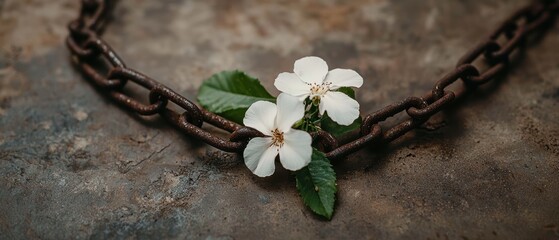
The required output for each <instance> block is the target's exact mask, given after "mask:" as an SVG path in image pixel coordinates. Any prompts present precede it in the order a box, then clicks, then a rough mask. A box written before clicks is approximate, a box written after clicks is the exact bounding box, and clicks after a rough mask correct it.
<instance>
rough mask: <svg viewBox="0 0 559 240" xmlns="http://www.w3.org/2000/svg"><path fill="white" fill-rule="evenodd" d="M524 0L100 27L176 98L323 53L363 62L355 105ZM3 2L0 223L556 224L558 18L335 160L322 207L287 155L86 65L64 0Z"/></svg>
mask: <svg viewBox="0 0 559 240" xmlns="http://www.w3.org/2000/svg"><path fill="white" fill-rule="evenodd" d="M525 3H526V1H522V0H498V1H497V0H496V1H483V0H475V1H448V0H433V1H416V0H402V1H389V0H352V1H342V0H339V1H335V0H325V1H298V0H283V1H256V0H250V1H249V0H245V1H240V0H239V1H229V0H204V1H202V0H184V1H182V0H174V1H148V0H137V1H120V2H119V4H118V5H117V7H116V9H115V11H114V20H113V22H112V23H111V24H110V25H109V27H108V29H107V32H106V33H105V39H106V41H107V42H109V43H110V44H111V45H113V47H114V48H115V49H116V51H117V52H119V53H120V54H121V57H123V58H124V60H125V61H126V62H127V64H128V65H129V66H130V67H132V68H134V69H138V70H141V71H142V72H144V73H146V74H147V75H149V76H152V77H154V78H156V79H158V80H159V81H161V82H162V83H164V84H166V85H168V86H170V87H172V88H173V89H176V91H177V92H179V93H181V94H184V95H185V96H187V97H189V98H191V99H195V95H196V91H197V88H198V87H199V86H200V84H201V82H202V81H203V79H206V78H208V77H209V76H210V75H211V74H212V73H215V72H218V71H222V70H231V69H242V70H244V71H246V72H248V73H249V74H251V75H253V76H256V77H258V78H259V79H261V80H262V81H263V84H264V85H265V86H266V87H267V88H268V89H269V90H270V91H271V92H273V93H274V94H277V91H276V90H275V88H274V87H273V80H274V79H275V77H276V76H277V74H278V73H280V72H284V71H291V70H292V64H293V62H294V61H295V60H296V59H298V58H300V57H303V56H307V55H317V56H321V57H323V58H324V59H326V60H327V62H328V63H329V65H330V66H331V67H342V68H351V69H355V70H357V71H358V72H359V73H361V75H362V76H363V77H364V78H365V83H364V86H363V87H362V88H361V89H360V90H359V91H358V92H357V98H358V100H359V101H360V102H361V104H362V105H361V106H362V109H361V110H362V112H363V113H368V112H372V111H375V110H377V109H379V108H381V107H383V106H385V105H387V104H389V103H392V102H394V101H398V100H401V99H403V98H405V97H407V96H412V95H422V94H423V93H425V92H427V91H429V90H430V88H431V86H432V84H433V83H434V81H436V80H437V79H438V78H439V77H441V76H442V75H443V74H444V73H445V72H446V71H448V70H450V69H452V67H453V66H454V64H455V62H456V61H457V60H458V58H459V57H460V56H461V55H462V54H463V53H464V52H465V51H466V50H467V49H468V48H470V47H472V46H474V45H475V43H476V42H477V41H479V40H481V37H482V36H485V35H486V34H487V33H488V32H489V31H491V30H492V29H493V28H494V27H495V26H496V25H497V24H498V23H499V22H500V21H501V20H503V18H504V17H506V16H507V15H508V14H510V13H511V12H512V11H514V10H515V9H516V8H518V7H520V6H522V5H524V4H525ZM0 7H1V10H0V11H1V12H0V14H1V15H0V47H1V50H0V51H1V52H0V53H1V56H0V239H29V238H45V239H69V238H80V239H81V238H93V239H101V238H116V239H125V238H126V239H128V238H177V239H183V238H187V239H190V238H192V239H245V238H250V239H261V238H264V237H265V238H270V239H308V238H326V239H342V238H347V239H353V238H371V239H537V238H542V239H556V238H559V232H558V231H559V230H558V226H559V191H558V190H559V160H558V159H559V111H558V103H559V54H558V53H559V47H558V46H559V34H558V32H559V27H558V24H555V25H554V26H553V27H552V28H551V29H550V31H549V32H548V33H547V35H546V36H545V37H544V38H543V39H542V40H541V41H539V42H537V43H536V44H533V46H530V47H529V49H528V50H527V51H526V52H525V54H524V55H522V56H521V57H520V58H519V60H518V61H516V62H515V63H514V64H513V65H512V66H513V69H512V70H511V71H510V72H509V74H507V75H506V76H504V77H503V78H500V79H499V81H498V83H497V84H493V85H491V86H487V87H484V88H482V89H480V91H479V92H477V93H475V94H472V95H470V96H468V97H466V98H465V99H463V100H461V101H460V102H458V103H457V104H455V105H453V106H452V107H451V109H449V110H448V111H446V112H444V113H441V114H438V115H436V116H435V117H434V118H433V119H432V120H431V121H430V122H429V123H428V124H427V125H426V126H425V127H423V128H422V129H419V130H416V131H413V132H411V133H409V134H407V135H405V136H404V137H403V138H401V139H399V140H398V141H396V142H394V143H393V144H391V145H390V146H388V147H386V148H384V149H378V148H376V149H375V148H374V146H372V147H371V149H369V150H362V151H360V152H358V153H356V154H354V155H352V156H351V157H349V158H348V159H347V160H346V161H343V162H341V163H339V164H337V165H336V166H335V169H336V172H337V174H338V187H339V193H338V195H337V197H338V203H337V206H336V212H335V215H334V217H333V219H332V221H324V220H321V219H320V218H318V217H316V216H314V215H313V214H312V213H311V212H310V211H309V210H307V209H306V208H305V206H304V205H303V203H302V201H301V199H300V197H299V196H298V193H297V191H296V189H295V181H294V178H293V177H292V176H290V173H289V172H287V171H284V170H283V171H282V170H278V171H277V172H276V174H275V175H274V176H272V177H270V178H265V179H260V178H258V177H255V176H254V175H252V174H251V173H250V171H248V170H247V168H246V167H245V166H244V164H243V163H242V161H239V159H235V158H234V157H231V156H224V155H222V154H219V153H216V152H215V149H212V148H211V147H208V146H207V145H205V144H203V143H200V142H198V141H193V140H191V139H190V138H189V137H187V136H185V135H183V134H181V133H179V132H178V131H176V129H174V128H172V127H170V126H169V125H168V124H167V123H166V122H164V121H163V120H161V119H159V118H158V117H152V118H144V117H139V116H137V115H135V114H132V113H130V112H128V111H126V110H124V109H122V108H120V107H118V106H117V105H115V104H114V103H113V102H111V101H110V100H109V99H108V98H107V97H105V96H104V95H103V94H102V93H101V92H99V91H97V90H96V89H95V88H93V86H92V85H91V84H89V82H87V81H86V80H84V79H83V78H82V76H81V75H80V74H79V73H78V72H77V71H76V70H75V69H74V68H73V67H72V66H71V63H70V61H69V53H68V51H67V49H66V48H65V46H64V44H63V39H64V37H65V36H66V34H67V31H66V28H65V26H66V24H67V23H68V22H69V21H70V20H71V19H73V18H75V17H76V15H77V13H78V9H79V4H78V1H72V0H57V1H41V0H25V1H21V0H0ZM130 91H131V92H132V93H133V95H136V96H139V97H142V99H144V100H145V95H146V92H145V91H143V90H141V89H130ZM401 117H403V116H398V117H397V118H396V119H395V120H394V121H396V120H398V119H400V118H401ZM394 121H392V122H394ZM278 168H279V167H278Z"/></svg>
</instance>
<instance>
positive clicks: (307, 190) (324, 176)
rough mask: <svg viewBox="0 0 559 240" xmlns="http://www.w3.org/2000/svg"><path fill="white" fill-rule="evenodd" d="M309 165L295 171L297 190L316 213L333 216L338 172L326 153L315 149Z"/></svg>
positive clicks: (329, 217)
mask: <svg viewBox="0 0 559 240" xmlns="http://www.w3.org/2000/svg"><path fill="white" fill-rule="evenodd" d="M311 158H312V159H311V162H310V163H309V165H308V166H307V167H305V168H303V169H301V170H299V171H297V172H296V173H295V178H296V180H297V190H299V193H300V194H301V197H302V198H303V202H304V203H305V205H307V206H308V207H309V208H310V209H311V210H312V211H313V212H314V213H316V214H318V215H320V216H323V217H325V218H327V219H331V218H332V213H333V212H334V203H335V201H336V192H337V188H336V173H335V172H334V169H333V168H332V165H331V164H330V161H329V160H328V158H326V156H325V155H324V153H322V152H320V151H318V150H316V149H313V153H312V157H311Z"/></svg>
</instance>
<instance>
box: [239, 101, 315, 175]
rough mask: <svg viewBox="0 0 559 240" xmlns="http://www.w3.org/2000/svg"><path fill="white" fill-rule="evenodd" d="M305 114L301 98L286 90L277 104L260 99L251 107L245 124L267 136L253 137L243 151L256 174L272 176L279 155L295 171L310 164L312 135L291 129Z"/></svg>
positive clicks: (246, 162)
mask: <svg viewBox="0 0 559 240" xmlns="http://www.w3.org/2000/svg"><path fill="white" fill-rule="evenodd" d="M304 114H305V109H304V106H303V105H301V104H300V103H299V100H298V99H297V98H295V97H293V96H290V95H287V94H283V93H282V94H280V95H279V96H278V98H277V105H276V104H273V103H271V102H266V101H258V102H255V103H253V104H252V105H251V106H250V107H249V108H248V110H247V112H246V114H245V118H244V119H243V123H244V124H245V126H248V127H251V128H254V129H256V130H258V131H260V132H261V133H263V134H264V135H266V137H256V138H253V139H251V140H250V141H249V142H248V145H247V147H246V148H245V150H244V152H243V157H244V159H245V164H246V166H247V167H248V168H249V169H250V170H251V171H252V172H253V173H254V174H256V175H257V176H259V177H267V176H270V175H272V174H273V173H274V170H275V159H276V156H277V155H278V154H279V156H280V157H279V158H280V162H281V164H282V165H283V167H284V168H286V169H288V170H291V171H296V170H299V169H301V168H303V167H305V166H307V165H308V164H309V162H310V161H311V154H312V147H311V143H312V138H311V136H310V135H309V134H308V133H307V132H305V131H301V130H296V129H292V128H291V126H292V125H293V124H294V123H295V122H297V121H298V120H300V119H302V118H303V115H304Z"/></svg>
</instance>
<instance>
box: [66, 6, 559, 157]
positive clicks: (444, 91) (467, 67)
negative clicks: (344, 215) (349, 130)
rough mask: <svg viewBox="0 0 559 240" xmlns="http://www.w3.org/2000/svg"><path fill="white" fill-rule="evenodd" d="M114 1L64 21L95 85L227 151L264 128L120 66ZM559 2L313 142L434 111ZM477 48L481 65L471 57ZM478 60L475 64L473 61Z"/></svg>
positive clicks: (388, 137)
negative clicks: (411, 93)
mask: <svg viewBox="0 0 559 240" xmlns="http://www.w3.org/2000/svg"><path fill="white" fill-rule="evenodd" d="M113 5H114V1H111V0H82V6H81V10H80V15H79V17H78V18H77V19H76V20H74V21H72V22H70V24H69V25H68V29H69V31H70V34H69V36H68V38H67V39H66V44H67V46H68V48H69V50H70V52H71V54H72V59H73V62H74V64H75V65H76V66H77V68H78V69H79V70H80V71H81V72H82V73H83V74H84V75H85V76H86V77H87V78H89V79H90V80H91V81H92V82H93V83H94V84H95V85H96V86H97V87H99V88H102V89H104V91H106V92H107V93H108V96H109V97H111V98H112V99H114V100H115V101H116V102H118V103H119V104H121V105H123V106H124V107H126V108H128V109H130V110H132V111H135V112H136V113H138V114H140V115H155V114H159V115H161V116H162V117H163V118H165V119H167V120H168V121H169V122H171V123H172V124H173V125H175V126H176V127H178V128H179V129H181V130H182V131H184V132H185V133H186V134H187V135H189V136H192V137H194V138H196V139H199V140H201V141H204V142H205V143H207V144H209V145H211V146H213V147H216V148H218V149H221V150H223V151H227V152H241V151H242V150H243V149H244V148H245V147H246V144H247V142H248V140H249V139H250V138H253V137H259V136H263V135H262V134H261V133H260V132H258V131H256V130H254V129H251V128H248V127H243V126H241V125H239V124H237V123H234V122H232V121H229V120H227V119H224V118H222V117H220V116H218V115H215V114H213V113H211V112H208V111H207V110H205V109H203V108H200V107H198V106H197V105H196V104H194V103H193V102H191V101H190V100H188V99H187V98H185V97H183V96H181V95H180V94H178V93H176V92H175V91H173V90H172V89H170V88H168V87H166V86H165V85H163V84H161V83H159V82H157V81H156V80H154V79H152V78H150V77H148V76H146V75H144V74H142V73H140V72H138V71H136V70H133V69H131V68H129V67H127V66H126V64H125V63H124V61H122V59H121V58H120V57H119V56H118V54H117V53H116V52H115V51H114V50H113V49H112V48H111V47H110V46H109V45H108V44H107V43H106V42H105V41H103V39H101V37H100V35H101V34H102V31H103V29H104V27H105V25H106V23H107V19H108V15H109V14H110V10H111V8H112V7H113ZM558 10H559V3H558V2H557V1H556V0H539V1H535V2H533V3H532V4H530V5H528V6H526V7H524V8H521V9H519V10H518V11H517V12H515V13H513V14H512V15H511V16H510V17H509V18H507V19H506V20H505V21H504V22H503V23H502V24H501V25H499V27H498V28H497V29H496V30H495V31H494V32H492V33H491V34H490V35H489V36H488V37H486V38H485V39H484V40H483V41H482V42H480V43H479V44H478V45H477V46H475V47H474V48H473V49H471V50H470V51H468V52H467V53H466V54H465V55H464V56H463V57H462V58H460V60H459V61H458V63H457V65H456V68H455V69H453V70H452V71H450V72H449V73H447V74H446V75H445V76H444V77H443V78H441V79H440V80H439V81H437V82H436V83H435V85H434V87H433V89H432V90H431V91H430V92H429V93H428V94H426V95H424V96H422V97H408V98H406V99H404V100H403V101H400V102H397V103H394V104H392V105H389V106H386V107H384V108H382V109H380V110H378V111H376V112H374V113H371V114H369V115H367V116H365V117H364V118H363V124H362V126H361V129H360V131H359V132H358V133H356V134H351V136H350V137H349V138H350V139H349V140H350V141H346V142H347V143H345V144H343V145H340V144H339V142H338V140H336V139H335V138H334V137H333V136H332V135H330V134H329V133H327V132H325V131H319V132H316V133H312V134H311V135H312V136H313V139H314V140H313V141H314V142H315V145H318V146H320V148H322V149H323V150H324V151H325V152H326V156H327V157H328V158H329V159H332V160H334V159H339V158H342V157H344V156H346V155H348V154H350V153H353V152H355V151H357V150H359V149H362V148H364V147H366V146H367V145H369V144H370V143H372V142H375V143H382V142H384V143H388V142H391V141H392V140H394V139H397V138H399V137H401V136H402V135H404V134H406V133H407V132H409V131H410V130H412V129H414V128H416V127H418V126H420V125H421V124H423V123H425V122H426V121H427V120H428V119H429V118H430V117H431V116H432V115H434V114H436V113H438V112H440V111H441V110H442V109H444V108H445V107H446V106H448V105H449V104H450V103H452V102H453V101H454V100H455V99H456V98H457V97H458V96H459V95H461V94H463V93H464V92H465V91H469V90H473V89H475V88H476V87H477V86H480V85H482V84H485V83H487V82H489V81H491V80H492V79H494V77H495V76H496V75H498V74H500V73H503V72H504V71H505V69H506V67H507V65H508V63H509V58H510V56H511V54H513V53H514V52H515V50H518V49H519V48H520V47H521V46H522V45H523V43H524V42H525V41H526V40H527V39H528V38H529V37H530V36H532V35H534V34H533V33H534V32H535V31H538V30H541V29H542V28H543V27H544V26H545V25H546V24H548V23H550V22H552V19H553V18H554V16H555V14H556V13H557V11H558ZM482 56H483V58H484V60H485V63H484V64H483V65H485V69H484V70H483V71H480V68H479V67H477V66H475V65H474V62H476V61H477V60H479V59H481V58H482ZM478 65H481V64H478ZM458 80H461V82H462V83H463V84H462V85H463V87H462V88H461V89H463V91H462V92H456V93H455V92H453V91H452V90H450V88H449V87H450V86H451V85H454V83H456V82H458ZM129 82H132V83H134V84H137V85H139V86H141V87H143V88H145V89H146V90H148V91H149V104H144V103H142V102H141V101H138V100H136V99H134V98H132V97H130V96H128V95H126V94H125V93H124V91H123V87H124V86H125V85H126V84H128V83H129ZM169 102H172V103H174V104H175V105H177V106H179V107H180V108H182V109H183V110H184V112H182V113H178V112H176V111H174V110H172V109H171V108H170V107H169V106H168V103H169ZM402 112H405V113H406V114H407V115H408V116H409V118H408V119H406V120H404V121H403V122H400V123H399V124H396V125H395V126H392V127H391V128H389V129H386V130H383V129H382V127H381V126H380V124H381V122H383V121H385V120H386V119H388V118H390V117H393V116H395V115H397V114H399V113H402ZM204 123H208V124H211V125H213V126H215V127H218V128H220V129H222V130H225V131H227V132H229V133H230V137H229V139H226V138H222V137H220V136H218V135H216V134H213V133H211V132H209V131H207V130H205V129H203V128H202V125H203V124H204Z"/></svg>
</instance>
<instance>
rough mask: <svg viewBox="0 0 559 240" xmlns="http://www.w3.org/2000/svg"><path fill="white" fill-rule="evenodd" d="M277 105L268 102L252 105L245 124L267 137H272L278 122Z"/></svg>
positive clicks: (247, 112)
mask: <svg viewBox="0 0 559 240" xmlns="http://www.w3.org/2000/svg"><path fill="white" fill-rule="evenodd" d="M276 114H277V107H276V104H273V103H271V102H266V101H258V102H255V103H253V104H252V105H250V107H249V108H248V110H247V111H246V113H245V118H244V119H243V124H245V126H247V127H251V128H254V129H256V130H258V131H260V132H261V133H263V134H265V135H270V134H271V131H272V130H273V129H274V123H275V120H276Z"/></svg>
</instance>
